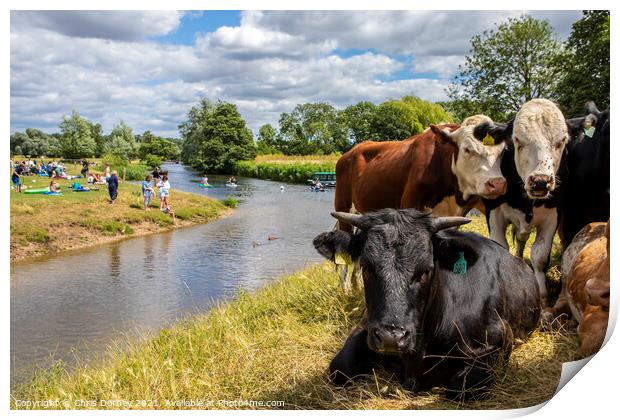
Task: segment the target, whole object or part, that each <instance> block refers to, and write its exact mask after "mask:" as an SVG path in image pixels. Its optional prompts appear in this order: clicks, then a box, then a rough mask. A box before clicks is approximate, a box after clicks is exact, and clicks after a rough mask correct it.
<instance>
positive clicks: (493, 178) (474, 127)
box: [431, 116, 506, 200]
mask: <svg viewBox="0 0 620 420" xmlns="http://www.w3.org/2000/svg"><path fill="white" fill-rule="evenodd" d="M481 127H487V129H486V130H484V129H481ZM491 128H492V121H491V119H490V118H489V117H486V116H475V117H469V118H468V119H467V120H465V122H464V125H462V126H461V127H459V128H458V129H456V130H455V131H452V132H450V131H449V130H448V129H443V130H442V129H440V128H439V127H437V126H434V125H431V130H433V132H434V133H435V135H436V136H439V137H440V138H441V139H442V140H443V141H450V142H452V143H454V144H455V145H456V146H457V148H458V152H457V153H456V154H455V156H454V157H453V159H452V172H453V173H454V175H455V176H456V178H457V181H458V185H459V190H460V191H461V192H462V193H463V198H464V199H465V200H468V199H469V198H470V197H471V196H472V195H477V196H481V197H484V198H489V199H493V198H497V197H499V196H500V195H503V194H505V193H506V179H505V178H504V177H503V176H502V172H501V169H500V165H501V157H502V154H503V152H504V145H503V143H501V142H500V144H497V145H485V144H483V139H484V138H485V137H486V134H488V131H489V130H490V129H491Z"/></svg>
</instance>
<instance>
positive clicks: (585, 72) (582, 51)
mask: <svg viewBox="0 0 620 420" xmlns="http://www.w3.org/2000/svg"><path fill="white" fill-rule="evenodd" d="M609 22H610V21H609V11H608V10H586V11H584V12H583V17H582V18H581V19H580V20H578V21H577V22H575V23H573V29H572V32H571V34H570V36H569V38H568V42H567V43H566V53H565V55H564V57H563V58H562V64H563V69H564V74H563V75H562V78H561V80H560V82H559V84H558V92H559V97H558V102H559V104H560V106H561V107H562V110H563V111H564V112H565V115H566V116H567V117H576V116H580V115H583V112H584V110H583V105H584V104H585V103H586V102H587V101H590V100H593V101H594V102H595V103H596V105H597V106H598V107H599V109H605V108H608V107H609V93H610V77H609V76H610V73H609V68H610V67H609V51H610V50H609Z"/></svg>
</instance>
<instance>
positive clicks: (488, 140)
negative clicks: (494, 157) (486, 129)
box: [482, 134, 495, 146]
mask: <svg viewBox="0 0 620 420" xmlns="http://www.w3.org/2000/svg"><path fill="white" fill-rule="evenodd" d="M482 144H484V145H485V146H493V145H495V139H494V138H493V137H491V135H490V134H487V135H486V136H485V138H483V139H482Z"/></svg>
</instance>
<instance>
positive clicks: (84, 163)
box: [80, 160, 88, 178]
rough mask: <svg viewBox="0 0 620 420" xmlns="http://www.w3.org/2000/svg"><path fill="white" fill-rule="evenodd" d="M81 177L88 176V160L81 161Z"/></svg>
mask: <svg viewBox="0 0 620 420" xmlns="http://www.w3.org/2000/svg"><path fill="white" fill-rule="evenodd" d="M80 173H81V174H82V177H84V178H88V160H84V161H82V170H81V171H80Z"/></svg>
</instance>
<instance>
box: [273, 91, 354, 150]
mask: <svg viewBox="0 0 620 420" xmlns="http://www.w3.org/2000/svg"><path fill="white" fill-rule="evenodd" d="M279 125H280V137H281V139H282V140H283V142H284V145H285V150H284V152H285V153H286V154H289V155H297V154H299V155H310V154H317V153H320V154H330V153H334V152H343V151H345V150H347V149H348V148H349V140H348V138H347V128H346V125H345V124H344V121H343V118H342V117H341V116H340V114H339V113H338V111H336V109H335V108H334V107H333V106H332V105H330V104H328V103H326V102H322V103H316V104H313V103H305V104H299V105H297V106H296V107H295V109H293V112H291V113H286V112H285V113H282V114H281V115H280V121H279Z"/></svg>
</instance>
